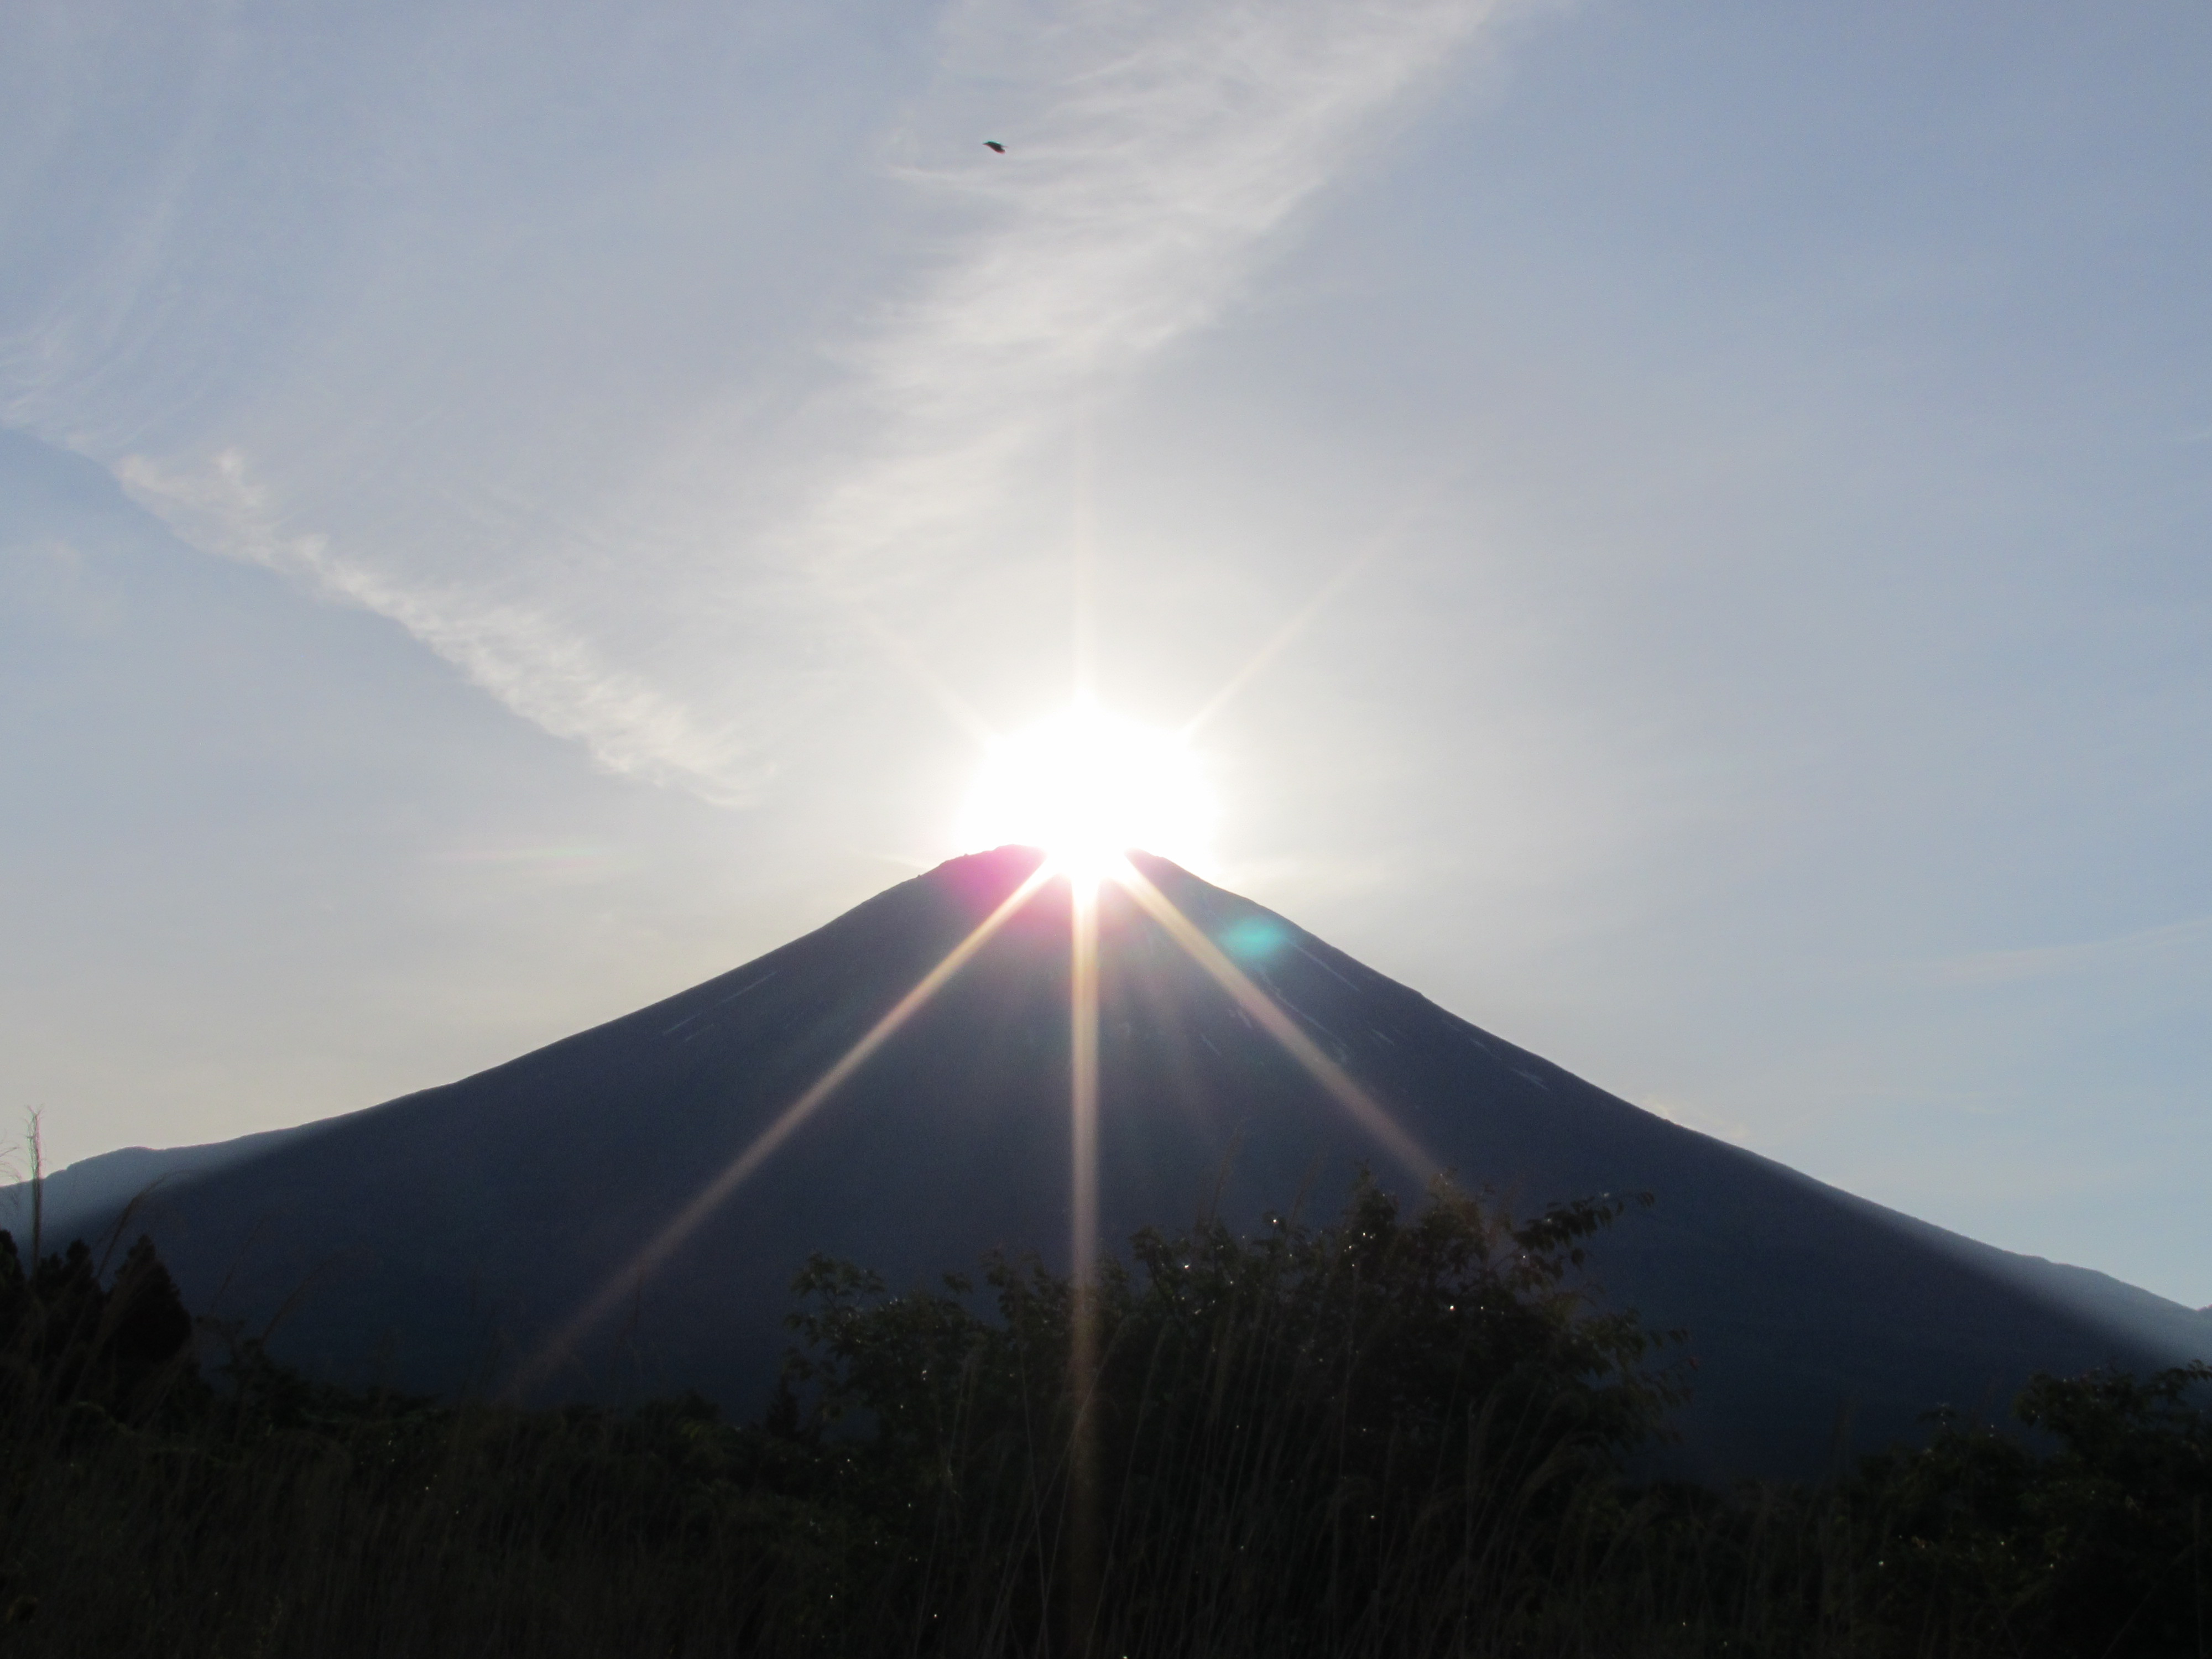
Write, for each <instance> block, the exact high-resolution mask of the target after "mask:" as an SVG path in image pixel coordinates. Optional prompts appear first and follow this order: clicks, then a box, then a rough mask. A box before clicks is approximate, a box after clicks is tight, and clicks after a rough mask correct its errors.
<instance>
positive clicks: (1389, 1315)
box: [0, 1187, 2212, 1659]
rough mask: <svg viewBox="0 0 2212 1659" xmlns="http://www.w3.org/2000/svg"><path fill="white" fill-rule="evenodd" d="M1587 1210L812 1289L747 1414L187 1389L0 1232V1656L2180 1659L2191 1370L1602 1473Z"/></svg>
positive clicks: (180, 1318) (1303, 1233)
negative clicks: (1832, 1446)
mask: <svg viewBox="0 0 2212 1659" xmlns="http://www.w3.org/2000/svg"><path fill="white" fill-rule="evenodd" d="M1617 1207H1618V1206H1616V1205H1613V1204H1612V1203H1609V1202H1598V1203H1591V1204H1584V1205H1578V1206H1566V1207H1565V1208H1563V1209H1561V1210H1559V1211H1555V1212H1551V1213H1550V1214H1548V1215H1547V1216H1544V1217H1541V1218H1537V1219H1536V1220H1535V1221H1534V1222H1533V1223H1529V1224H1526V1225H1514V1224H1513V1223H1511V1222H1510V1220H1509V1219H1508V1218H1505V1217H1504V1216H1501V1215H1499V1214H1498V1213H1496V1212H1493V1211H1492V1210H1490V1209H1489V1208H1487V1207H1486V1206H1484V1205H1482V1204H1481V1203H1480V1202H1477V1201H1475V1200H1470V1199H1468V1198H1466V1197H1464V1196H1462V1195H1459V1194H1453V1193H1451V1192H1449V1191H1443V1190H1440V1191H1438V1192H1437V1193H1435V1194H1431V1196H1430V1199H1429V1200H1428V1201H1427V1202H1426V1203H1425V1205H1423V1206H1419V1209H1418V1210H1417V1211H1416V1212H1413V1213H1412V1214H1407V1213H1404V1212H1401V1208H1400V1206H1398V1205H1397V1204H1396V1203H1395V1202H1394V1201H1393V1200H1391V1199H1389V1197H1388V1195H1386V1194H1382V1193H1380V1192H1379V1191H1377V1190H1376V1189H1375V1188H1372V1187H1363V1188H1361V1190H1360V1191H1359V1193H1358V1194H1357V1195H1356V1196H1355V1198H1354V1200H1352V1205H1351V1206H1350V1207H1349V1208H1348V1209H1347V1211H1346V1213H1345V1214H1344V1215H1343V1216H1342V1217H1341V1218H1339V1219H1337V1220H1336V1221H1335V1222H1334V1223H1332V1224H1331V1225H1327V1226H1321V1227H1307V1226H1304V1225H1297V1224H1295V1223H1292V1222H1290V1221H1279V1222H1276V1223H1274V1224H1273V1225H1270V1226H1269V1227H1268V1228H1267V1229H1266V1230H1264V1231H1262V1232H1261V1234H1260V1235H1259V1236H1258V1237H1249V1238H1244V1237H1236V1236H1233V1235H1231V1233H1229V1232H1228V1231H1226V1230H1225V1229H1222V1228H1219V1227H1214V1226H1200V1227H1197V1228H1194V1229H1192V1230H1190V1231H1187V1232H1183V1233H1179V1234H1175V1235H1164V1234H1158V1233H1146V1234H1141V1235H1139V1237H1137V1238H1136V1239H1135V1240H1133V1241H1132V1243H1131V1246H1130V1249H1129V1252H1128V1255H1127V1260H1126V1261H1115V1262H1111V1263H1109V1266H1108V1267H1107V1268H1106V1269H1105V1270H1104V1271H1103V1273H1102V1274H1101V1275H1100V1277H1099V1279H1098V1280H1097V1282H1096V1283H1095V1284H1092V1285H1085V1286H1081V1287H1079V1286H1075V1285H1070V1284H1068V1283H1067V1282H1066V1281H1065V1280H1064V1279H1059V1278H1057V1277H1055V1276H1054V1275H1053V1274H1051V1273H1047V1272H1045V1271H1044V1270H1043V1269H1042V1268H1041V1267H1038V1266H1037V1265H1036V1263H1034V1262H1020V1261H1005V1260H994V1261H988V1262H987V1263H986V1264H984V1267H983V1269H982V1272H981V1276H980V1278H978V1279H963V1278H958V1277H954V1278H950V1279H947V1280H946V1281H945V1283H944V1285H942V1286H941V1287H940V1288H939V1289H937V1290H933V1291H917V1292H909V1293H906V1294H901V1295H892V1294H890V1293H888V1292H887V1291H886V1290H885V1287H884V1286H883V1285H881V1284H880V1283H878V1281H876V1280H875V1279H872V1277H871V1276H870V1275H869V1274H867V1273H865V1272H864V1271H862V1270H861V1269H860V1268H857V1267H853V1266H850V1265H849V1264H843V1263H837V1262H831V1261H815V1262H813V1263H811V1264H810V1266H809V1267H808V1269H807V1271H806V1273H805V1274H803V1275H802V1277H801V1279H800V1280H799V1285H797V1286H796V1287H795V1288H796V1291H797V1293H798V1302H797V1310H796V1311H795V1313H794V1315H793V1364H792V1365H791V1367H790V1370H789V1372H788V1375H787V1387H786V1388H785V1389H784V1390H783V1391H782V1392H781V1395H779V1397H778V1399H777V1401H775V1405H774V1406H773V1407H772V1408H771V1409H770V1410H769V1412H768V1413H766V1415H765V1416H764V1417H763V1419H762V1420H761V1421H758V1422H755V1423H747V1424H728V1423H725V1422H722V1421H721V1420H720V1419H719V1418H718V1416H717V1415H716V1413H714V1408H713V1407H710V1406H708V1404H707V1403H706V1402H704V1401H699V1400H696V1399H685V1400H679V1401H665V1402H661V1403H659V1404H655V1405H652V1406H648V1407H643V1408H641V1409H639V1410H636V1411H633V1412H627V1413H610V1412H605V1411H600V1410H597V1409H591V1408H581V1407H579V1408H571V1409H568V1410H558V1411H525V1410H521V1409H517V1408H513V1407H503V1406H500V1405H496V1404H492V1403H487V1402H477V1401H462V1402H436V1401H422V1400H416V1399H410V1398H407V1397H404V1396H400V1395H390V1394H359V1393H352V1392H348V1391H344V1390H339V1389H328V1388H322V1387H318V1386H316V1385H313V1384H312V1383H308V1382H307V1381H305V1380H303V1379H301V1377H299V1376H295V1375H294V1374H292V1373H290V1372H289V1371H287V1370H284V1369H283V1367H281V1366H279V1365H277V1364H274V1363H273V1362H272V1361H270V1358H269V1357H268V1356H267V1355H266V1354H265V1353H264V1352H263V1351H262V1350H261V1349H260V1347H259V1346H258V1345H257V1344H255V1343H253V1342H252V1341H249V1340H244V1339H243V1338H242V1337H241V1336H240V1334H239V1333H238V1332H237V1331H235V1330H230V1331H217V1330H213V1329H211V1328H208V1327H205V1326H203V1327H202V1328H201V1330H200V1333H199V1335H200V1342H199V1344H198V1346H199V1348H201V1349H203V1350H204V1349H206V1348H207V1347H208V1346H209V1344H210V1342H212V1343H213V1344H214V1347H215V1349H216V1351H219V1352H222V1353H223V1354H224V1355H225V1358H224V1359H223V1362H222V1364H220V1365H218V1366H213V1367H211V1369H212V1370H214V1372H215V1376H214V1377H213V1380H212V1381H209V1380H204V1379H203V1378H202V1377H201V1376H200V1375H199V1368H198V1366H197V1364H196V1363H195V1361H194V1359H193V1357H192V1356H193V1353H194V1352H195V1346H194V1345H193V1344H192V1343H191V1341H190V1340H187V1339H188V1338H189V1337H190V1336H191V1321H190V1320H189V1319H188V1318H187V1317H186V1316H185V1312H184V1310H183V1309H182V1308H181V1306H180V1305H179V1304H178V1301H177V1297H176V1292H175V1289H174V1286H173V1285H172V1284H170V1282H169V1281H168V1279H167V1274H166V1273H164V1272H162V1271H161V1267H160V1264H159V1263H158V1262H157V1261H155V1260H154V1258H153V1255H152V1252H151V1250H150V1249H141V1250H138V1251H134V1252H133V1253H131V1255H128V1256H126V1258H125V1261H124V1262H123V1263H122V1265H121V1266H120V1267H119V1268H118V1270H117V1272H116V1273H113V1274H112V1275H107V1274H104V1273H100V1271H99V1270H98V1264H96V1263H95V1262H94V1261H92V1259H91V1257H90V1256H89V1254H88V1253H84V1254H80V1255H69V1254H67V1253H64V1254H63V1255H56V1256H52V1257H49V1258H48V1259H47V1260H46V1261H45V1262H42V1263H39V1264H36V1265H35V1266H34V1267H33V1268H31V1269H30V1270H28V1271H26V1270H24V1269H23V1268H22V1267H21V1265H20V1264H19V1263H17V1261H16V1258H15V1252H14V1249H13V1246H12V1243H11V1244H10V1245H9V1247H8V1248H7V1249H5V1250H0V1339H4V1340H3V1341H0V1346H4V1356H0V1390H4V1393H5V1402H4V1403H5V1406H6V1409H7V1418H6V1428H5V1432H4V1437H0V1458H4V1462H0V1573H4V1576H5V1583H4V1584H0V1608H4V1611H0V1654H15V1653H20V1654H25V1655H32V1654H55V1655H61V1654H69V1655H72V1656H77V1655H85V1654H106V1653H115V1654H141V1653H143V1654H162V1655H175V1656H180V1659H181V1656H201V1655H205V1656H219V1655H220V1656H250V1655H268V1656H276V1655H314V1656H329V1659H349V1656H356V1655H360V1656H369V1655H403V1654H404V1655H422V1656H440V1655H447V1654H452V1655H455V1656H460V1655H466V1656H469V1659H489V1656H504V1655H532V1656H537V1655H544V1656H558V1655H568V1654H592V1655H606V1654H625V1655H626V1654H651V1655H667V1656H690V1655H710V1654H711V1655H724V1654H729V1655H736V1654H744V1655H760V1656H768V1659H775V1656H784V1655H792V1656H799V1655H807V1656H812V1655H824V1656H826V1655H837V1656H871V1655H885V1656H890V1655H939V1654H945V1655H951V1654H958V1655H962V1656H969V1655H975V1656H1001V1655H1003V1656H1016V1655H1020V1656H1048V1655H1049V1656H1060V1655H1083V1656H1098V1655H1128V1656H1158V1659H1180V1656H1199V1655H1205V1656H1218V1659H1242V1656H1247V1655H1249V1656H1254V1659H1258V1656H1262V1655H1265V1656H1267V1659H1297V1656H1303V1655H1315V1656H1322V1655H1327V1656H1329V1659H1362V1656H1375V1659H1383V1656H1394V1659H1395V1656H1405V1659H1425V1656H1431V1655H1434V1656H1493V1655H1494V1656H1509V1655H1510V1656H1528V1659H1549V1656H1560V1659H1565V1656H1599V1655H1604V1656H1622V1655H1651V1656H1671V1655H1693V1654H1694V1655H1705V1654H1729V1655H1806V1656H1826V1655H1835V1656H1846V1655H1849V1656H1861V1655H1864V1656H1889V1655H1899V1656H1904V1655H1913V1656H1920V1655H1927V1656H1958V1659H1968V1656H1977V1659H1978V1656H1984V1655H1990V1656H1996V1655H2006V1656H2015V1655H2033V1656H2040V1655H2046V1654H2048V1655H2060V1654H2064V1655H2069V1656H2070V1655H2077V1654H2100V1653H2109V1654H2112V1655H2116V1656H2117V1655H2160V1656H2165V1655H2176V1654H2178V1655H2190V1654H2196V1655H2198V1656H2205V1655H2208V1654H2212V1643H2208V1631H2207V1626H2208V1624H2212V1549H2209V1548H2208V1540H2207V1539H2206V1537H2205V1530H2206V1528H2205V1525H2204V1522H2205V1519H2206V1516H2205V1513H2204V1511H2205V1510H2206V1509H2207V1508H2208V1507H2212V1504H2209V1503H2208V1499H2212V1425H2208V1421H2207V1419H2206V1417H2205V1414H2204V1413H2203V1411H2202V1410H2201V1409H2200V1407H2199V1406H2198V1404H2197V1401H2198V1399H2199V1397H2200V1396H2199V1395H2198V1393H2197V1390H2198V1389H2201V1386H2202V1385H2203V1383H2204V1382H2206V1381H2207V1380H2208V1377H2212V1372H2207V1371H2206V1370H2204V1369H2203V1368H2198V1369H2197V1370H2195V1371H2191V1372H2174V1373H2167V1374H2165V1375H2163V1376H2160V1377H2154V1378H2150V1379H2141V1380H2138V1379H2135V1378H2128V1377H2118V1376H2091V1377H2087V1378H2080V1379H2072V1380H2069V1381H2063V1382H2062V1381H2054V1380H2051V1379H2044V1380H2040V1381H2039V1383H2037V1384H2036V1385H2035V1386H2034V1387H2033V1388H2032V1389H2030V1390H2029V1393H2028V1395H2027V1396H2024V1398H2023V1401H2022V1410H2023V1413H2024V1416H2025V1418H2026V1419H2027V1423H2028V1425H2030V1426H2031V1427H2033V1429H2034V1430H2035V1431H2038V1432H2039V1434H2041V1435H2042V1436H2043V1437H2044V1438H2043V1440H2042V1441H2041V1442H2040V1443H2039V1444H2038V1445H2031V1444H2030V1443H2027V1442H2024V1441H2022V1440H2021V1439H2018V1438H2015V1437H2008V1436H2006V1435H2002V1434H1997V1433H1995V1432H1993V1431H1968V1430H1963V1429H1960V1428H1957V1427H1955V1426H1941V1427H1939V1428H1938V1429H1937V1431H1936V1433H1935V1435H1934V1437H1933V1439H1932V1440H1931V1442H1930V1443H1929V1445H1928V1446H1927V1447H1925V1448H1923V1449H1917V1450H1912V1451H1905V1450H1899V1451H1896V1452H1893V1453H1889V1454H1885V1455H1882V1456H1881V1457H1877V1458H1875V1459H1871V1460H1869V1461H1868V1462H1866V1463H1865V1464H1864V1465H1863V1466H1862V1467H1861V1468H1860V1469H1859V1470H1858V1471H1857V1473H1856V1474H1853V1475H1852V1476H1851V1477H1850V1479H1848V1480H1842V1481H1839V1482H1837V1483H1835V1484H1832V1485H1831V1486H1826V1487H1822V1488H1818V1489H1812V1488H1800V1487H1790V1486H1746V1487H1742V1488H1739V1489H1737V1490H1735V1491H1732V1492H1713V1491H1708V1490H1704V1489H1700V1488H1696V1487H1690V1486H1650V1485H1639V1484H1637V1483H1635V1482H1634V1481H1632V1480H1631V1479H1630V1478H1629V1477H1628V1476H1627V1475H1626V1474H1625V1473H1624V1471H1625V1470H1626V1469H1627V1468H1630V1467H1631V1466H1632V1459H1633V1456H1634V1454H1635V1452H1636V1451H1637V1449H1638V1448H1639V1447H1641V1446H1643V1445H1644V1444H1646V1443H1648V1442H1649V1440H1650V1437H1652V1436H1653V1435H1655V1434H1657V1433H1661V1432H1663V1426H1664V1421H1665V1416H1666V1413H1667V1410H1668V1407H1669V1406H1670V1405H1671V1404H1672V1403H1673V1402H1674V1401H1675V1400H1676V1399H1677V1398H1678V1396H1679V1387H1678V1384H1679V1378H1678V1376H1677V1375H1676V1373H1675V1372H1674V1369H1673V1365H1672V1361H1671V1358H1670V1356H1671V1354H1672V1352H1674V1350H1673V1347H1672V1345H1671V1344H1670V1343H1669V1342H1668V1340H1666V1338H1665V1337H1664V1336H1663V1335H1662V1334H1654V1333H1650V1332H1648V1331H1645V1330H1644V1329H1643V1328H1641V1327H1640V1326H1639V1325H1638V1323H1637V1322H1636V1321H1635V1320H1634V1319H1633V1317H1632V1316H1627V1315H1625V1314H1622V1313H1620V1312H1617V1311H1608V1310H1603V1309H1601V1308H1596V1307H1593V1306H1591V1305H1589V1304H1588V1303H1586V1302H1585V1301H1584V1300H1583V1298H1582V1297H1580V1296H1579V1294H1578V1293H1577V1291H1575V1289H1574V1288H1573V1287H1574V1285H1575V1283H1576V1282H1577V1280H1576V1274H1575V1273H1574V1269H1575V1268H1576V1267H1577V1265H1578V1263H1579V1261H1580V1259H1581V1255H1582V1253H1583V1251H1584V1250H1585V1249H1591V1248H1595V1244H1596V1240H1597V1236H1598V1235H1599V1233H1600V1232H1601V1230H1602V1228H1603V1226H1604V1225H1605V1223H1606V1222H1607V1220H1608V1219H1609V1218H1610V1217H1611V1215H1612V1214H1613V1213H1614V1212H1615V1211H1616V1210H1617ZM11 1267H13V1269H14V1271H13V1272H12V1273H10V1271H9V1269H10V1268H11ZM180 1322H181V1323H180ZM1079 1334H1080V1335H1081V1337H1082V1340H1078V1338H1079ZM1085 1355H1088V1356H1091V1358H1090V1359H1089V1360H1088V1362H1087V1363H1085V1364H1082V1365H1081V1368H1080V1369H1077V1368H1076V1366H1077V1363H1078V1362H1079V1357H1080V1356H1085Z"/></svg>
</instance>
